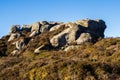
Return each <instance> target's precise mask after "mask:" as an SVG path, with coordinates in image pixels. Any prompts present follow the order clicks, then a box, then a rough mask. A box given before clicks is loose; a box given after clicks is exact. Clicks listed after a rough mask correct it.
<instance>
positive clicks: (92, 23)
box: [76, 19, 106, 38]
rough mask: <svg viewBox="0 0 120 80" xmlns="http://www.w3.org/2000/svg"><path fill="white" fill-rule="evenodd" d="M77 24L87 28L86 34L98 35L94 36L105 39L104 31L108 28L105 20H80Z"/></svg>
mask: <svg viewBox="0 0 120 80" xmlns="http://www.w3.org/2000/svg"><path fill="white" fill-rule="evenodd" d="M76 24H78V25H81V26H83V27H85V28H86V32H89V33H91V34H96V35H94V36H97V37H102V38H103V37H104V30H105V28H106V25H105V22H104V21H103V20H90V19H84V20H78V21H76Z"/></svg>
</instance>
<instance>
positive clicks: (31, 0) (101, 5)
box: [0, 0, 120, 37]
mask: <svg viewBox="0 0 120 80" xmlns="http://www.w3.org/2000/svg"><path fill="white" fill-rule="evenodd" d="M84 18H90V19H103V20H104V21H105V22H106V24H107V29H106V31H105V36H107V37H112V36H113V37H116V36H117V37H120V26H119V25H120V0H0V37H1V36H3V35H5V34H8V33H9V30H10V26H11V25H13V24H20V25H22V24H31V23H33V22H36V21H41V20H47V21H62V22H67V21H76V20H79V19H84Z"/></svg>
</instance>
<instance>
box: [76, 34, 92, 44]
mask: <svg viewBox="0 0 120 80" xmlns="http://www.w3.org/2000/svg"><path fill="white" fill-rule="evenodd" d="M91 40H92V37H91V35H90V33H81V35H80V37H79V38H78V39H77V40H76V43H77V44H83V43H84V42H90V41H91Z"/></svg>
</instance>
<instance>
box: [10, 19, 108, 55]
mask: <svg viewBox="0 0 120 80" xmlns="http://www.w3.org/2000/svg"><path fill="white" fill-rule="evenodd" d="M105 28H106V25H105V22H104V21H103V20H90V19H84V20H78V21H75V22H67V23H63V22H53V21H51V22H47V21H40V22H35V23H33V24H25V25H22V27H20V25H13V26H12V27H11V29H10V35H9V36H10V37H9V39H8V42H9V44H12V45H10V46H9V47H13V49H12V50H9V51H8V52H9V53H12V54H14V55H15V54H16V53H21V52H22V51H23V50H31V51H33V52H34V53H40V50H42V49H43V48H42V47H41V46H42V45H44V47H47V48H45V50H48V49H49V50H52V49H56V50H60V49H62V48H63V49H65V48H67V47H68V48H67V49H71V48H73V47H74V46H75V45H81V44H83V43H85V42H92V43H95V42H96V41H97V40H98V38H104V30H105ZM25 39H27V40H25ZM13 43H14V44H13ZM30 45H32V46H30ZM25 46H26V47H25ZM71 46H72V47H71ZM67 49H66V50H67Z"/></svg>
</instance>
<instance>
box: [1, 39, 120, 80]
mask: <svg viewBox="0 0 120 80" xmlns="http://www.w3.org/2000/svg"><path fill="white" fill-rule="evenodd" d="M3 44H5V43H3ZM119 79H120V38H106V39H102V40H100V41H98V42H97V43H95V44H91V43H85V44H83V45H80V46H79V48H77V49H74V50H70V51H68V52H65V51H55V50H51V51H47V50H43V51H41V53H40V54H34V53H33V52H32V51H30V50H27V49H26V50H25V51H24V52H23V53H21V55H19V56H5V57H0V80H119Z"/></svg>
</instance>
